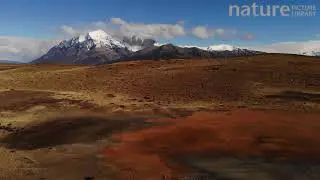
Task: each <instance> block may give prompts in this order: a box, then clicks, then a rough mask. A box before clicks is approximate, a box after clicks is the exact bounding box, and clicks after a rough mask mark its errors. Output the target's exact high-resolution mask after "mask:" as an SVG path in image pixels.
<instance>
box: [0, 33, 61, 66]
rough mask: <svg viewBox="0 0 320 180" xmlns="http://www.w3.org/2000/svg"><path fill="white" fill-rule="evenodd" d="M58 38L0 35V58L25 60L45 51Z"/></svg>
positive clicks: (55, 42)
mask: <svg viewBox="0 0 320 180" xmlns="http://www.w3.org/2000/svg"><path fill="white" fill-rule="evenodd" d="M58 42H59V40H50V39H36V38H26V37H13V36H0V60H13V61H22V62H27V61H30V60H33V59H35V58H37V57H39V56H41V55H42V54H44V53H46V52H47V51H48V50H49V49H50V48H51V47H52V46H53V45H55V44H57V43H58Z"/></svg>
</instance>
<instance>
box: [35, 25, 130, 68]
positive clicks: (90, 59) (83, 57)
mask: <svg viewBox="0 0 320 180" xmlns="http://www.w3.org/2000/svg"><path fill="white" fill-rule="evenodd" d="M129 53H130V51H129V50H128V49H127V48H126V46H125V45H124V44H123V43H121V42H120V41H118V40H116V39H114V38H113V37H111V36H110V35H108V34H107V33H105V32H104V31H102V30H97V31H92V32H89V33H87V34H86V35H81V36H77V37H74V38H72V39H70V40H65V41H62V42H61V43H59V44H58V45H56V46H54V47H53V48H51V49H50V50H49V51H48V53H46V54H45V55H43V56H41V57H40V58H38V59H36V60H34V61H33V63H64V64H96V63H104V62H107V61H113V60H116V59H120V58H122V57H124V56H127V55H128V54H129Z"/></svg>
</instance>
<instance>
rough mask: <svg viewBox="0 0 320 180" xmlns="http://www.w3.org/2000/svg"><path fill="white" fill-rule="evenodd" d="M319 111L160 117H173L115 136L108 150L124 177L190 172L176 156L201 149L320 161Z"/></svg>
mask: <svg viewBox="0 0 320 180" xmlns="http://www.w3.org/2000/svg"><path fill="white" fill-rule="evenodd" d="M319 117H320V116H319V114H313V115H304V114H297V113H293V114H289V113H281V112H273V111H268V112H264V111H248V110H240V111H232V112H225V113H221V112H220V113H196V114H194V115H193V116H190V117H187V118H180V119H172V120H170V119H163V120H161V119H160V120H158V121H165V122H167V123H168V122H170V121H171V123H170V124H169V125H167V126H164V127H153V128H148V129H144V130H141V131H137V132H131V133H122V134H119V135H118V136H114V138H116V139H118V140H119V141H120V142H121V143H120V145H118V146H117V147H109V148H107V149H106V150H105V151H104V154H105V155H106V156H107V157H106V159H108V160H107V161H108V162H109V163H111V164H113V165H114V166H116V167H118V168H119V169H121V173H120V174H121V175H120V176H121V177H120V178H123V179H125V178H126V177H129V176H132V175H134V176H135V178H137V179H141V178H151V179H152V178H159V177H161V176H162V175H168V176H170V175H174V174H177V173H178V174H179V173H181V172H190V171H192V168H191V169H190V167H188V166H186V165H185V164H183V163H182V164H181V163H179V161H176V160H175V159H176V158H177V157H179V158H182V159H183V158H186V157H192V156H200V155H201V156H204V155H207V156H210V157H230V156H231V157H238V158H265V159H270V160H271V159H272V160H275V161H282V160H293V161H295V162H301V161H306V162H319V161H320V153H319V152H320V138H319V137H320V133H319V128H320V121H319ZM195 171H196V170H195Z"/></svg>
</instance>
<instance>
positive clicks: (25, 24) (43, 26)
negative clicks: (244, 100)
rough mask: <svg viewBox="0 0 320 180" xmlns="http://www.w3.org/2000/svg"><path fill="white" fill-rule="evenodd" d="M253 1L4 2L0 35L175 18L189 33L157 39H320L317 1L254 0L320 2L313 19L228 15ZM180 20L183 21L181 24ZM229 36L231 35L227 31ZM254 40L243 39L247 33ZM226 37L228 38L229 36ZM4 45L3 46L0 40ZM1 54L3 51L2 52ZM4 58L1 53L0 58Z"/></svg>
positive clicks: (42, 35) (50, 33)
mask: <svg viewBox="0 0 320 180" xmlns="http://www.w3.org/2000/svg"><path fill="white" fill-rule="evenodd" d="M252 2H253V1H246V2H243V1H242V2H241V1H240V2H239V1H235V0H221V1H218V0H197V1H194V0H161V1H151V0H114V1H111V0H82V1H81V0H1V1H0V22H1V28H0V37H1V36H2V37H7V36H10V37H26V38H35V39H62V38H65V37H66V36H65V34H63V33H62V32H61V27H62V26H64V25H65V26H68V27H72V28H75V29H76V28H78V29H82V30H84V29H85V28H86V27H91V28H92V23H95V22H105V23H109V22H110V19H111V18H120V19H121V20H123V21H125V23H128V24H132V25H136V24H146V25H148V24H151V25H152V24H169V25H172V24H173V25H174V24H177V22H180V23H179V24H180V25H181V26H182V27H183V29H184V31H185V34H184V35H179V36H175V37H171V38H169V39H168V38H161V37H160V38H158V39H159V41H163V42H167V41H170V42H173V43H177V44H195V45H202V46H207V45H210V44H220V43H224V44H235V45H242V46H252V45H256V44H259V45H265V44H272V43H279V42H292V41H294V42H299V41H309V40H317V39H319V34H320V23H319V22H320V21H319V20H320V13H319V9H320V1H319V0H303V1H302V0H301V1H299V0H298V1H297V0H295V1H294V0H270V1H268V3H262V1H256V2H257V4H258V5H263V4H264V5H267V4H271V5H272V4H277V5H292V4H303V5H316V7H317V14H316V16H314V17H280V16H277V17H236V16H233V17H230V16H229V15H228V13H229V11H228V8H229V5H230V4H235V5H239V6H241V5H245V4H247V5H251V4H252ZM181 22H184V23H183V24H182V23H181ZM198 26H201V27H205V28H206V29H207V30H208V32H211V31H212V32H213V31H215V30H216V29H223V30H225V31H226V32H231V31H232V32H233V31H234V32H235V31H236V32H237V35H235V36H234V37H232V38H221V37H220V36H216V35H212V36H209V37H207V38H199V37H197V36H195V35H194V34H193V33H192V30H193V29H194V28H196V27H198ZM224 36H225V37H228V36H231V35H230V34H228V33H226V34H225V35H224ZM249 36H250V38H245V37H249ZM225 39H228V40H225ZM0 45H1V44H0ZM0 53H1V51H0ZM0 58H1V56H0Z"/></svg>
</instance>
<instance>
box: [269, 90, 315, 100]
mask: <svg viewBox="0 0 320 180" xmlns="http://www.w3.org/2000/svg"><path fill="white" fill-rule="evenodd" d="M266 97H267V98H272V99H283V100H293V101H309V102H320V94H319V93H306V92H298V91H284V92H281V93H279V94H274V95H267V96H266Z"/></svg>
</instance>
